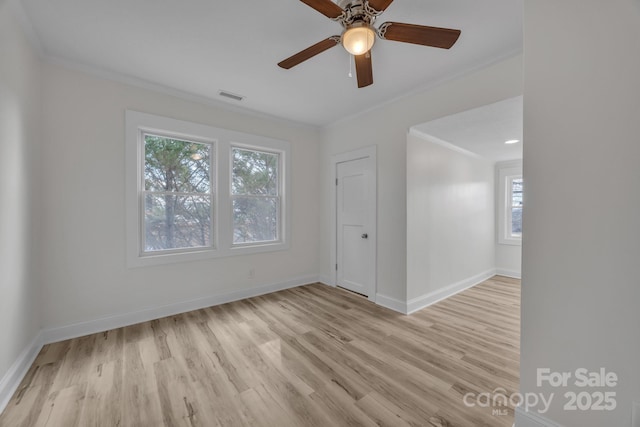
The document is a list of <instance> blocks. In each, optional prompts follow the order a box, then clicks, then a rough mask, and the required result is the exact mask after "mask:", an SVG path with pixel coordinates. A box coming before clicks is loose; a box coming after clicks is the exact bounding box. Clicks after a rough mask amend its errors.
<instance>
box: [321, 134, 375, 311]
mask: <svg viewBox="0 0 640 427" xmlns="http://www.w3.org/2000/svg"><path fill="white" fill-rule="evenodd" d="M366 158H369V159H370V161H371V169H372V170H371V174H370V176H369V182H368V185H369V188H370V189H371V192H370V195H371V197H369V206H368V210H369V214H370V221H371V230H370V231H369V230H367V234H369V238H368V239H369V242H370V243H371V244H370V245H369V253H368V254H367V257H368V259H369V261H370V262H371V265H372V266H373V268H370V271H369V286H370V287H371V289H369V297H368V298H369V301H373V302H375V301H376V293H377V290H378V280H377V278H378V259H377V256H378V178H377V177H378V147H377V146H376V145H371V146H369V147H363V148H360V149H357V150H353V151H348V152H345V153H339V154H334V155H333V156H331V168H332V169H333V174H332V175H333V182H334V184H333V185H332V187H333V191H332V193H333V197H331V212H333V214H332V215H331V222H332V224H331V229H332V230H333V232H332V233H331V245H330V248H331V254H330V259H331V261H332V264H333V265H332V270H333V275H332V276H333V285H334V286H337V285H338V270H337V269H336V268H335V265H336V264H338V203H337V198H338V186H337V183H336V182H337V181H336V180H337V179H338V163H344V162H349V161H352V160H359V159H366Z"/></svg>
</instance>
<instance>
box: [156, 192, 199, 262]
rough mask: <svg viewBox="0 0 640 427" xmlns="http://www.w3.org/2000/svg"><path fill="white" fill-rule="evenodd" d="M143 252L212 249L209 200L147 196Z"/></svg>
mask: <svg viewBox="0 0 640 427" xmlns="http://www.w3.org/2000/svg"><path fill="white" fill-rule="evenodd" d="M144 202H145V203H144V232H145V251H147V252H150V251H162V250H168V249H179V248H198V247H211V197H210V196H209V195H202V196H200V195H198V196H176V195H173V194H146V195H145V198H144Z"/></svg>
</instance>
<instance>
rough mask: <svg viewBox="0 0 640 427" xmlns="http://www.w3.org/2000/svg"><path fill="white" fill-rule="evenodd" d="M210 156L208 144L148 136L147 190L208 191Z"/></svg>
mask: <svg viewBox="0 0 640 427" xmlns="http://www.w3.org/2000/svg"><path fill="white" fill-rule="evenodd" d="M210 156H211V145H209V144H203V143H198V142H189V141H182V140H179V139H172V138H165V137H161V136H155V135H145V136H144V187H145V190H147V191H176V192H182V193H208V192H209V191H210V188H211V183H210V181H211V179H210V173H209V167H210V165H211V159H210Z"/></svg>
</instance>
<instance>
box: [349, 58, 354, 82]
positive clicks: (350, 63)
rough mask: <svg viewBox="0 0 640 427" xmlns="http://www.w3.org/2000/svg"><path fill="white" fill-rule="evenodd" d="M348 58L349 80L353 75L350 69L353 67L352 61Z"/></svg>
mask: <svg viewBox="0 0 640 427" xmlns="http://www.w3.org/2000/svg"><path fill="white" fill-rule="evenodd" d="M348 58H349V77H350V78H351V77H353V73H351V67H352V66H353V61H352V56H351V55H349V56H348Z"/></svg>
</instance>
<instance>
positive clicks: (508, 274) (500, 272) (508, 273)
mask: <svg viewBox="0 0 640 427" xmlns="http://www.w3.org/2000/svg"><path fill="white" fill-rule="evenodd" d="M496 274H497V275H498V276H506V277H511V278H513V279H521V278H522V274H521V273H520V272H519V271H516V270H507V269H504V268H496Z"/></svg>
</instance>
